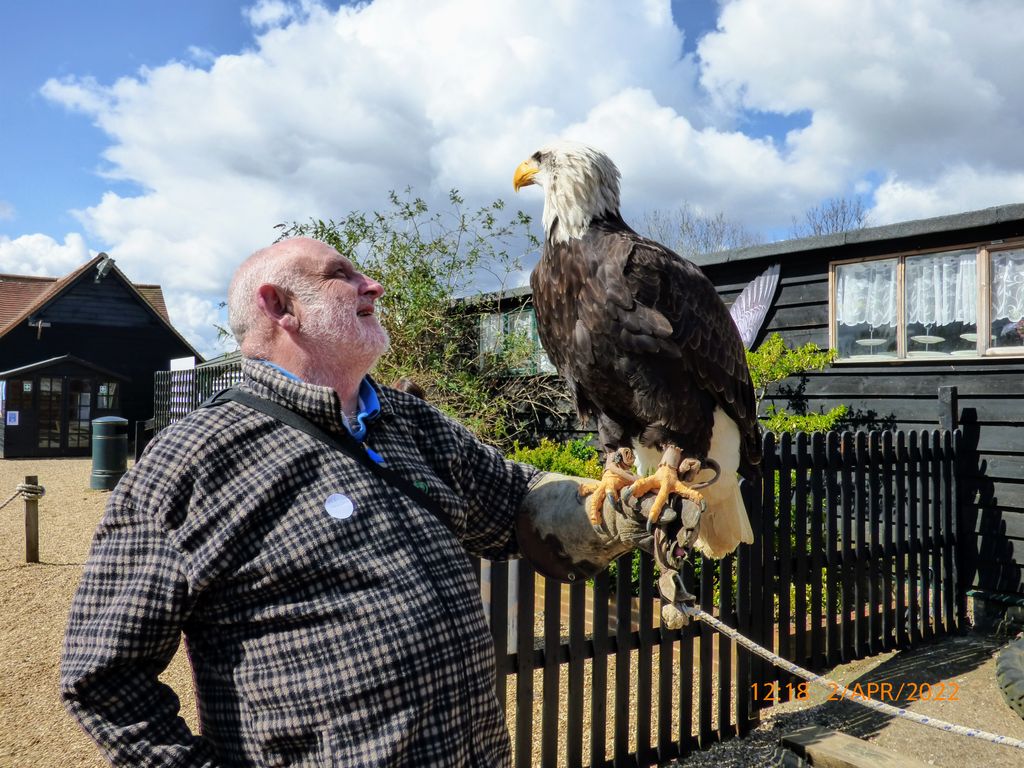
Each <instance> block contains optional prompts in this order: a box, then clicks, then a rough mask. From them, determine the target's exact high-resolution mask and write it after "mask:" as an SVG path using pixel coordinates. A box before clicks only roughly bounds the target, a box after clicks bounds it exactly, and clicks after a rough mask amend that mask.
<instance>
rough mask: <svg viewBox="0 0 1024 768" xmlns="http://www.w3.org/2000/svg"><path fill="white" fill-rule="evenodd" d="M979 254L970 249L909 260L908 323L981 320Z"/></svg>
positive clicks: (923, 323)
mask: <svg viewBox="0 0 1024 768" xmlns="http://www.w3.org/2000/svg"><path fill="white" fill-rule="evenodd" d="M977 264H978V257H977V253H976V252H975V251H973V250H971V251H959V252H955V253H935V254H930V255H928V256H914V257H913V258H908V259H907V322H908V323H920V324H921V325H938V326H942V325H949V324H950V323H965V324H967V325H974V324H975V323H977V322H978V267H977Z"/></svg>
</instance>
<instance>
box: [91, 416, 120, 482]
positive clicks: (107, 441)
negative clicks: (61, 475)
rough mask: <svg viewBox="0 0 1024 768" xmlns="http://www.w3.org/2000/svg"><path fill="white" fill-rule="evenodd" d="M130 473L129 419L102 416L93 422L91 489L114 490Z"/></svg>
mask: <svg viewBox="0 0 1024 768" xmlns="http://www.w3.org/2000/svg"><path fill="white" fill-rule="evenodd" d="M127 471H128V419H122V418H121V417H120V416H101V417H100V418H98V419H93V420H92V475H91V476H90V478H89V487H90V488H93V489H95V490H97V491H109V490H112V489H113V487H114V486H115V485H117V481H118V480H120V479H121V475H123V474H124V473H125V472H127Z"/></svg>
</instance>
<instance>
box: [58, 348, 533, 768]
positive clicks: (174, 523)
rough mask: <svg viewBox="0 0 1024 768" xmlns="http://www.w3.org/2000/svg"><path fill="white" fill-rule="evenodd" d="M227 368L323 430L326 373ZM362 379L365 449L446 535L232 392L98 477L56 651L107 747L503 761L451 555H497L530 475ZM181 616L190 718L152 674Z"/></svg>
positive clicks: (149, 759)
mask: <svg viewBox="0 0 1024 768" xmlns="http://www.w3.org/2000/svg"><path fill="white" fill-rule="evenodd" d="M243 374H244V382H243V384H242V388H243V389H246V390H248V391H250V392H253V393H255V394H257V395H261V396H263V397H266V398H268V399H271V400H273V401H275V402H278V403H280V404H282V405H285V406H287V407H289V408H291V409H293V410H295V411H296V412H298V413H300V414H302V415H304V416H305V417H306V418H308V419H309V420H311V421H312V422H313V423H315V424H316V425H318V426H320V427H321V428H323V429H326V430H327V431H330V432H334V433H342V431H343V430H344V425H343V423H342V421H341V409H340V403H339V401H338V398H337V396H336V394H335V393H334V391H333V390H331V389H328V388H325V387H318V386H313V385H309V384H304V383H300V382H296V381H292V380H290V379H289V378H287V377H286V376H284V375H282V374H281V373H279V372H278V371H275V370H274V369H272V368H271V367H269V366H266V365H263V364H261V363H258V362H255V361H250V360H247V361H245V363H244V365H243ZM375 388H376V391H377V393H378V397H379V400H380V414H379V416H378V417H377V418H376V420H375V421H374V422H373V423H372V424H371V425H370V428H369V432H368V435H367V438H366V444H367V445H368V446H370V447H371V448H372V449H373V450H374V451H376V452H377V453H379V454H380V455H381V456H383V457H384V459H385V461H386V464H387V466H388V467H389V468H391V469H392V470H395V471H397V472H399V473H401V474H402V475H404V476H405V477H406V478H407V479H409V480H411V481H413V482H414V483H416V484H418V485H419V486H420V487H421V488H423V487H425V488H426V489H427V492H428V493H429V494H430V495H431V496H432V497H433V498H434V499H435V500H437V501H438V502H440V504H441V506H442V507H443V508H444V509H445V510H446V511H447V513H448V514H449V515H450V516H451V519H452V521H453V523H454V527H455V529H456V531H457V532H458V540H456V538H455V537H454V536H453V535H452V534H451V533H450V532H449V530H448V529H447V528H446V527H445V525H444V524H443V523H442V522H440V521H439V520H438V519H437V518H436V517H435V516H434V515H433V514H432V513H431V512H429V511H428V510H427V509H425V508H423V507H421V506H420V505H418V504H417V503H416V502H415V501H413V500H412V499H411V498H409V497H408V496H407V495H405V494H404V493H402V492H401V491H399V490H397V489H396V488H394V487H392V486H390V485H389V484H387V483H385V482H384V481H382V480H380V479H378V478H377V477H375V476H374V475H373V474H371V473H369V472H368V471H367V470H366V469H365V468H363V467H362V466H360V464H359V463H358V461H356V460H355V459H352V458H350V457H348V456H345V455H344V454H342V453H340V452H339V451H337V450H336V449H333V448H331V447H330V446H328V445H326V444H324V443H322V442H320V441H318V440H316V439H315V438H313V437H311V436H309V435H307V434H305V433H304V432H300V431H299V430H296V429H294V428H292V427H289V426H286V425H284V424H282V423H280V422H278V421H276V420H275V419H273V418H272V417H270V416H267V415H265V414H263V413H260V412H257V411H254V410H252V409H250V408H247V407H246V406H244V405H241V404H239V403H235V402H228V403H225V404H222V405H218V406H216V407H211V408H202V409H199V410H197V411H195V412H193V413H191V414H190V415H189V416H187V417H186V418H185V419H183V420H181V421H179V422H177V423H176V424H174V425H172V426H171V427H169V428H168V429H166V430H164V431H163V432H162V433H161V434H160V435H159V436H158V437H157V439H156V440H154V441H153V443H152V444H151V445H150V446H149V447H148V448H147V450H146V452H145V454H144V456H143V457H142V458H141V459H140V460H139V462H138V463H137V464H136V465H135V466H134V467H133V468H132V470H131V471H130V472H128V473H127V474H126V475H125V476H124V478H123V479H122V480H121V482H120V483H119V484H118V486H117V488H116V489H115V490H114V491H113V493H112V494H111V497H110V499H109V502H108V504H107V508H106V512H105V515H104V517H103V520H102V522H101V523H100V525H99V528H98V529H97V532H96V536H95V539H94V541H93V545H92V551H91V553H90V555H89V560H88V562H87V564H86V567H85V571H84V574H83V577H82V580H81V583H80V585H79V587H78V592H77V594H76V596H75V599H74V603H73V605H72V608H71V614H70V619H69V624H68V630H67V636H66V638H65V645H64V653H63V658H62V662H61V695H62V697H63V699H64V702H65V704H66V706H67V708H68V710H69V711H70V712H71V713H72V714H73V715H74V716H75V717H76V718H77V719H78V720H79V722H80V723H81V724H82V726H83V727H84V728H85V730H86V731H87V732H88V733H89V734H90V735H91V736H92V737H93V738H94V739H95V740H96V742H97V743H98V744H99V746H100V748H101V749H102V750H103V752H104V753H105V755H106V756H107V757H108V759H110V760H111V761H112V762H113V763H115V764H118V765H131V766H143V765H146V766H148V765H167V766H242V765H246V766H250V765H266V766H285V765H339V766H360V767H361V768H366V767H369V766H435V765H436V766H441V765H444V766H504V765H508V764H509V763H510V748H509V739H508V732H507V730H506V726H505V721H504V714H503V702H502V704H501V705H499V702H498V701H497V699H496V697H495V695H494V689H493V680H494V651H493V646H492V642H491V639H490V636H489V633H488V630H487V626H486V623H485V619H484V615H483V611H482V607H481V602H480V596H479V590H478V588H477V584H476V581H475V579H474V575H473V571H472V568H471V566H470V564H469V560H468V558H467V557H466V554H465V550H468V551H469V552H471V553H473V554H476V555H482V556H485V557H488V558H492V559H503V558H508V557H511V556H515V555H516V554H517V546H516V542H515V537H514V535H513V528H514V525H513V521H514V517H515V514H516V512H517V510H518V508H519V505H520V502H521V500H522V498H523V496H524V495H525V493H526V491H527V488H528V486H529V485H530V484H531V481H532V480H533V479H534V477H535V474H536V472H535V470H532V469H530V468H528V467H525V466H522V465H519V464H515V463H513V462H509V461H506V460H504V459H503V458H502V457H501V456H500V454H499V453H498V452H497V451H495V450H494V449H493V448H491V447H489V446H486V445H484V444H483V443H481V442H480V441H478V440H477V439H476V438H475V437H473V436H472V434H471V433H469V432H468V431H467V430H466V429H465V428H463V427H462V426H460V425H458V424H456V423H455V422H453V421H451V420H450V419H448V418H447V417H445V416H444V415H442V414H441V413H440V412H439V411H437V410H436V409H434V408H433V407H431V406H430V405H429V404H427V403H424V402H423V401H421V400H419V399H417V398H415V397H412V396H410V395H407V394H404V393H401V392H396V391H394V390H390V389H382V388H379V387H376V385H375ZM331 497H334V498H333V499H332V501H331V502H328V501H327V500H328V499H331ZM332 504H333V508H332ZM331 512H333V514H331ZM182 633H184V636H185V638H186V643H187V648H188V652H189V656H190V659H191V661H192V668H193V672H194V678H195V686H196V694H197V700H198V702H199V709H200V712H199V716H200V722H201V724H202V735H196V734H193V733H192V732H191V731H190V730H189V728H188V727H187V725H186V724H185V721H184V720H183V719H181V717H180V716H179V714H178V713H179V701H178V698H177V697H176V696H175V694H174V692H173V691H172V690H171V689H170V688H168V687H167V686H166V685H164V684H162V683H161V682H159V681H158V679H157V676H158V675H159V674H160V673H161V672H162V671H163V670H164V668H165V667H166V666H167V664H168V663H169V661H170V660H171V658H172V656H173V655H174V653H175V650H176V649H177V646H178V642H179V639H180V637H181V635H182Z"/></svg>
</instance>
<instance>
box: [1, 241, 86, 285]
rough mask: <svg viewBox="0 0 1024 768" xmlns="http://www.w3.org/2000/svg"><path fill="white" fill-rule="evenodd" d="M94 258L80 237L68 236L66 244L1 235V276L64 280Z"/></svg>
mask: <svg viewBox="0 0 1024 768" xmlns="http://www.w3.org/2000/svg"><path fill="white" fill-rule="evenodd" d="M94 255H95V253H90V252H89V249H88V248H87V247H86V245H85V239H84V238H83V237H82V236H81V235H80V234H78V233H71V234H68V235H66V236H65V237H64V242H63V243H59V242H57V241H56V240H54V239H53V238H51V237H48V236H47V235H22V236H21V237H16V238H14V239H11V238H10V237H5V236H3V235H0V272H3V273H5V274H9V275H40V276H43V277H63V276H64V275H66V274H67V273H68V272H71V271H72V270H73V269H75V268H77V267H80V266H82V264H83V263H85V262H86V261H88V260H89V259H91V258H92V257H93V256H94Z"/></svg>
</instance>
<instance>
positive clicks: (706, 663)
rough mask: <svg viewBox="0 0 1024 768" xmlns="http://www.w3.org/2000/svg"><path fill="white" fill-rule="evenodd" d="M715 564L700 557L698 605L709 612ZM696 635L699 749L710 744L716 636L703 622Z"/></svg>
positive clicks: (712, 594) (712, 600)
mask: <svg viewBox="0 0 1024 768" xmlns="http://www.w3.org/2000/svg"><path fill="white" fill-rule="evenodd" d="M714 573H715V563H714V561H713V560H712V559H711V558H709V557H701V566H700V592H699V593H698V597H699V599H700V604H701V605H703V606H707V608H708V609H709V610H710V609H711V606H712V605H713V604H714V589H715V577H714ZM697 624H698V625H699V626H698V628H697V635H698V637H699V639H700V654H699V655H700V683H699V686H700V687H699V688H698V693H697V740H698V743H699V744H700V747H701V749H706V748H707V747H708V746H709V745H710V744H711V743H712V731H711V697H712V690H713V686H712V685H711V683H712V679H711V678H712V673H711V669H712V665H713V663H714V658H715V657H714V643H715V635H716V634H717V633H716V632H715V631H714V630H712V629H711V628H710V627H709V626H708V625H707V624H705V623H704V622H703V621H700V622H697Z"/></svg>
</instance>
